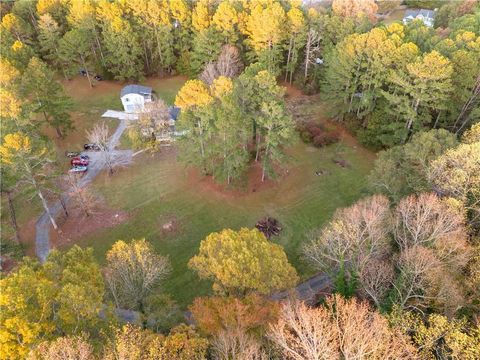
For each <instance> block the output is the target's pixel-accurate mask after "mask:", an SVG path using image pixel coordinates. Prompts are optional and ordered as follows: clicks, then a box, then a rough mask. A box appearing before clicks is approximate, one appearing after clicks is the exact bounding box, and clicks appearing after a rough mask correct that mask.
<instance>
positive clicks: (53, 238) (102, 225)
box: [50, 209, 129, 247]
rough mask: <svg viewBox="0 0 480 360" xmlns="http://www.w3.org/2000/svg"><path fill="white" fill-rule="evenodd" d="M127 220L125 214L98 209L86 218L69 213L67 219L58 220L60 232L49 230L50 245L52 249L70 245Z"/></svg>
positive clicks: (72, 212) (127, 216)
mask: <svg viewBox="0 0 480 360" xmlns="http://www.w3.org/2000/svg"><path fill="white" fill-rule="evenodd" d="M128 218H129V215H128V214H127V213H126V212H124V211H115V210H111V209H99V210H97V211H96V212H95V213H94V214H93V215H91V216H88V217H87V216H85V215H84V214H82V213H81V212H80V211H78V210H74V211H71V212H70V214H69V216H68V217H65V215H62V217H61V218H60V219H59V220H58V223H59V229H60V231H58V232H57V231H55V230H53V229H52V230H50V244H51V245H52V247H64V246H68V245H72V244H73V243H74V242H76V241H77V240H80V239H81V238H83V237H85V236H87V235H88V234H91V233H93V232H95V231H98V230H102V229H108V228H112V227H115V226H117V225H120V224H121V223H123V222H125V221H127V219H128Z"/></svg>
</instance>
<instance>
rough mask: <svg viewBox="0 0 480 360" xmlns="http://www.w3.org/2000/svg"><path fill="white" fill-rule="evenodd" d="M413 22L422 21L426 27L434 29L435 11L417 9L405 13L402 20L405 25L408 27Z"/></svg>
mask: <svg viewBox="0 0 480 360" xmlns="http://www.w3.org/2000/svg"><path fill="white" fill-rule="evenodd" d="M413 20H421V21H423V23H424V24H425V26H428V27H433V22H434V21H435V10H426V9H417V10H407V11H405V16H404V17H403V20H402V22H403V24H404V25H407V24H408V23H409V22H412V21H413Z"/></svg>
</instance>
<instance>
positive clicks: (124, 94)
mask: <svg viewBox="0 0 480 360" xmlns="http://www.w3.org/2000/svg"><path fill="white" fill-rule="evenodd" d="M120 98H121V100H122V104H123V108H124V109H125V112H127V113H137V112H141V111H142V110H143V107H144V105H145V103H147V102H152V100H153V99H152V88H150V87H147V86H142V85H127V86H125V87H124V88H123V89H122V91H121V92H120Z"/></svg>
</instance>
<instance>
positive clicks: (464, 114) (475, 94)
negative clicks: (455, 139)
mask: <svg viewBox="0 0 480 360" xmlns="http://www.w3.org/2000/svg"><path fill="white" fill-rule="evenodd" d="M479 97H480V75H479V76H478V77H477V80H476V82H475V86H474V87H473V90H472V95H471V96H470V97H469V98H468V100H467V101H466V102H465V104H463V106H462V110H461V111H460V113H459V114H458V116H457V119H456V120H455V123H454V124H453V128H454V129H455V128H457V126H458V124H459V122H460V121H462V120H463V121H462V124H461V125H460V127H459V128H458V129H457V131H456V132H455V133H456V134H458V133H459V132H460V131H462V129H463V128H464V126H465V125H466V124H467V122H468V115H469V114H470V112H471V111H472V109H473V108H474V107H475V104H476V103H477V102H478V100H479Z"/></svg>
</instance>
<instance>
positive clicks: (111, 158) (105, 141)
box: [87, 123, 130, 175]
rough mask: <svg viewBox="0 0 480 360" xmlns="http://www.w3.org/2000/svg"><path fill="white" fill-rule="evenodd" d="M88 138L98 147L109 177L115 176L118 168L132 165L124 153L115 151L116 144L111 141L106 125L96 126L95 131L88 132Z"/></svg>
mask: <svg viewBox="0 0 480 360" xmlns="http://www.w3.org/2000/svg"><path fill="white" fill-rule="evenodd" d="M87 138H88V141H89V142H91V143H93V144H96V145H97V146H98V148H99V150H100V153H101V157H102V160H103V163H104V165H105V166H106V167H107V169H108V173H109V175H113V172H114V169H115V168H116V167H119V166H124V165H127V164H129V163H130V159H129V158H128V157H126V156H125V155H124V154H123V153H122V152H118V151H115V145H116V144H114V143H112V142H111V141H110V137H109V134H108V127H107V125H106V124H105V123H101V124H96V125H95V126H94V127H93V130H91V131H87Z"/></svg>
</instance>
